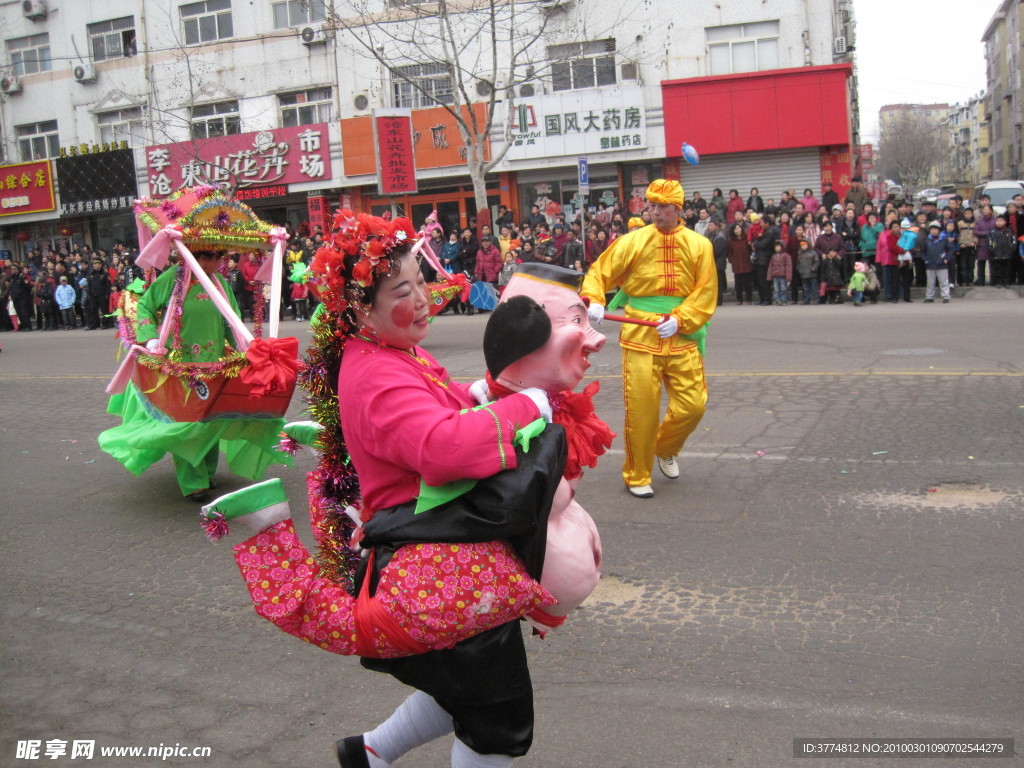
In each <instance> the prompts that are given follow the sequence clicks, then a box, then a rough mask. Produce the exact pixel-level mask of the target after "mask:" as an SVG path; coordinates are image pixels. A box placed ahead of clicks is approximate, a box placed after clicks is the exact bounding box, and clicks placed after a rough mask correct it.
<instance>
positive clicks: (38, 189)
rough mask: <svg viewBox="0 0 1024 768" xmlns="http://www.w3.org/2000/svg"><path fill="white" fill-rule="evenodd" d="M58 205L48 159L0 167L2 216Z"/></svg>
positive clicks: (38, 210) (42, 209)
mask: <svg viewBox="0 0 1024 768" xmlns="http://www.w3.org/2000/svg"><path fill="white" fill-rule="evenodd" d="M56 208H57V202H56V199H55V197H54V194H53V171H52V167H51V165H50V161H49V160H39V161H36V162H32V163H16V164H15V165H4V166H0V216H16V215H18V214H22V213H41V212H43V211H52V210H55V209H56Z"/></svg>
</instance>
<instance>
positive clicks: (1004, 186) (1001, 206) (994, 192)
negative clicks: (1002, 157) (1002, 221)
mask: <svg viewBox="0 0 1024 768" xmlns="http://www.w3.org/2000/svg"><path fill="white" fill-rule="evenodd" d="M982 195H988V196H989V198H991V200H992V210H993V211H994V212H995V213H996V215H999V214H1000V213H1006V204H1007V203H1008V202H1009V201H1010V200H1013V196H1014V195H1024V181H1020V180H1013V179H997V180H995V181H988V182H986V183H984V184H979V185H978V186H976V187H975V188H974V191H973V192H972V193H971V208H973V209H974V213H975V215H977V213H978V200H980V199H981V196H982Z"/></svg>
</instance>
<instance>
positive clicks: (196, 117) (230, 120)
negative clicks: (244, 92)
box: [191, 101, 242, 139]
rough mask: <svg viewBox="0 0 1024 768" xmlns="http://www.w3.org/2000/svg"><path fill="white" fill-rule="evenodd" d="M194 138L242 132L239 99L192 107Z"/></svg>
mask: <svg viewBox="0 0 1024 768" xmlns="http://www.w3.org/2000/svg"><path fill="white" fill-rule="evenodd" d="M191 126H192V138H193V139H209V138H212V137H214V136H231V135H234V134H236V133H241V132H242V120H241V118H240V117H239V116H238V102H237V101H221V102H218V103H216V104H197V105H196V106H194V107H192V120H191Z"/></svg>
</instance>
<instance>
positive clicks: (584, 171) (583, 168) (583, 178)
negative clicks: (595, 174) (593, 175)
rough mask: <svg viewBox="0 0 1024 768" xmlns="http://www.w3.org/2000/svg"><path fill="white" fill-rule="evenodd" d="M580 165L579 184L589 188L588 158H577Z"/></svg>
mask: <svg viewBox="0 0 1024 768" xmlns="http://www.w3.org/2000/svg"><path fill="white" fill-rule="evenodd" d="M577 161H578V163H579V182H580V186H581V187H583V186H588V185H589V184H590V166H589V165H588V164H587V158H585V157H580V158H577Z"/></svg>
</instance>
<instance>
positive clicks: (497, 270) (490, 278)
mask: <svg viewBox="0 0 1024 768" xmlns="http://www.w3.org/2000/svg"><path fill="white" fill-rule="evenodd" d="M501 267H502V259H501V250H500V249H499V248H498V244H497V242H495V240H494V238H493V237H486V238H484V240H483V241H482V242H481V243H480V250H479V251H477V252H476V269H475V270H474V276H475V277H476V279H477V280H483V281H484V282H487V283H492V284H493V285H494V287H495V288H497V287H498V275H500V274H501Z"/></svg>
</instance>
